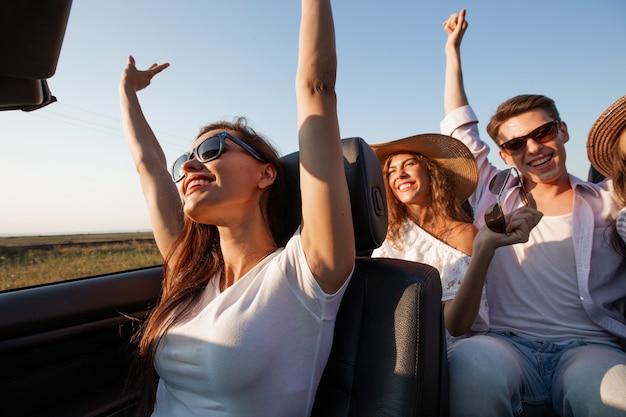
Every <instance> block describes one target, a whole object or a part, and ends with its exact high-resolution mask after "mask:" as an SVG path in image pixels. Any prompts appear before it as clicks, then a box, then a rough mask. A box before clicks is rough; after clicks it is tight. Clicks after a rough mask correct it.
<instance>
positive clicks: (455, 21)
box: [442, 9, 467, 34]
mask: <svg viewBox="0 0 626 417" xmlns="http://www.w3.org/2000/svg"><path fill="white" fill-rule="evenodd" d="M442 26H443V28H444V30H445V31H446V32H447V33H448V34H451V33H453V32H455V31H456V32H457V33H458V32H459V31H461V30H465V29H466V28H467V22H466V21H465V9H461V11H460V12H459V13H452V14H451V15H450V17H449V18H448V20H446V21H444V22H443V23H442Z"/></svg>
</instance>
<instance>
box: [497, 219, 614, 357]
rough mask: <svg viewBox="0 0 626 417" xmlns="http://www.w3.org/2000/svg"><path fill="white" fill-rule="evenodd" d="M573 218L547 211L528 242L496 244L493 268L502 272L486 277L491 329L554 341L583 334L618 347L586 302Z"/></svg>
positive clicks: (586, 337) (566, 339)
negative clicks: (593, 317)
mask: <svg viewBox="0 0 626 417" xmlns="http://www.w3.org/2000/svg"><path fill="white" fill-rule="evenodd" d="M572 222H573V215H572V213H568V214H564V215H560V216H543V217H542V218H541V221H540V222H539V224H538V225H537V226H536V227H535V228H534V229H533V230H532V231H531V232H530V236H529V240H528V243H527V244H525V245H511V246H505V247H501V248H498V249H497V251H498V254H497V256H494V257H493V260H492V262H491V265H490V266H489V267H490V268H496V269H497V271H499V273H498V275H497V276H496V275H493V276H492V278H491V279H490V280H488V281H487V294H488V297H489V300H490V303H489V308H490V309H491V313H492V316H491V329H490V330H493V331H497V332H504V331H511V332H513V333H515V334H517V335H519V336H522V337H525V338H527V339H531V340H541V341H544V340H546V341H550V342H553V343H559V342H567V341H569V340H571V339H580V340H584V341H586V342H589V343H604V344H609V345H612V346H617V342H616V339H615V337H614V336H612V335H610V334H609V333H608V332H607V331H606V330H604V329H603V328H601V327H600V326H599V325H598V324H596V323H594V322H593V321H592V320H591V319H590V318H589V316H588V315H587V313H585V310H584V308H583V306H582V302H581V299H580V295H579V294H580V292H579V289H578V282H577V279H576V259H575V255H574V242H573V240H572V227H573V224H572ZM511 266H514V267H511Z"/></svg>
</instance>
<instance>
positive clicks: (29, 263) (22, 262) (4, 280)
mask: <svg viewBox="0 0 626 417" xmlns="http://www.w3.org/2000/svg"><path fill="white" fill-rule="evenodd" d="M162 263H163V258H162V257H161V254H160V253H159V251H158V249H157V247H156V244H155V242H154V238H153V236H152V233H150V232H145V233H107V234H83V235H57V236H24V237H22V236H20V237H3V238H0V291H5V290H9V289H15V288H23V287H31V286H35V285H41V284H47V283H52V282H59V281H66V280H70V279H75V278H83V277H91V276H96V275H102V274H109V273H113V272H119V271H126V270H131V269H137V268H143V267H148V266H154V265H161V264H162Z"/></svg>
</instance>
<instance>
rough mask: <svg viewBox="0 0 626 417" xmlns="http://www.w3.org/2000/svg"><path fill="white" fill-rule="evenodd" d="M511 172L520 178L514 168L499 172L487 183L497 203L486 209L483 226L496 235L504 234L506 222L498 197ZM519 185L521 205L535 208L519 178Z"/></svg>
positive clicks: (504, 187)
mask: <svg viewBox="0 0 626 417" xmlns="http://www.w3.org/2000/svg"><path fill="white" fill-rule="evenodd" d="M513 172H515V174H516V175H517V176H518V177H520V173H519V171H518V170H517V169H516V168H509V169H507V170H505V171H500V172H499V173H498V174H497V175H495V176H494V177H493V178H492V179H491V182H490V183H489V191H491V192H492V193H494V194H497V196H498V202H497V203H495V204H492V205H490V206H489V207H487V210H486V211H485V224H486V225H487V227H488V228H489V229H490V230H492V231H494V232H496V233H506V220H505V218H504V212H503V211H502V205H501V204H500V197H501V196H502V193H503V192H504V190H505V189H506V185H507V184H508V182H509V179H510V178H511V177H512V176H513V175H512V173H513ZM520 184H521V186H522V188H521V190H520V198H521V199H522V203H524V205H525V206H530V207H532V208H536V205H535V201H534V200H533V198H532V196H531V195H529V194H528V193H527V192H526V190H525V189H524V182H523V181H522V179H521V178H520Z"/></svg>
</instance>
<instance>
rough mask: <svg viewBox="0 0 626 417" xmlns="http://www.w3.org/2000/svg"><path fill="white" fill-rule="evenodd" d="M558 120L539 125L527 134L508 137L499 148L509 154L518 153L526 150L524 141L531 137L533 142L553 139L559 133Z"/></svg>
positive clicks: (559, 122)
mask: <svg viewBox="0 0 626 417" xmlns="http://www.w3.org/2000/svg"><path fill="white" fill-rule="evenodd" d="M560 124H561V121H560V120H553V121H551V122H548V123H546V124H545V125H541V126H539V127H538V128H537V129H535V130H533V131H532V132H530V133H529V134H527V135H524V136H520V137H519V138H513V139H509V140H507V141H506V142H504V143H502V144H500V149H502V150H503V151H504V152H506V153H507V154H509V155H515V154H520V153H522V152H524V151H525V150H526V141H528V139H532V140H534V141H535V142H540V143H546V142H549V141H551V140H553V139H554V138H555V137H556V135H558V134H559V126H560Z"/></svg>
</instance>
